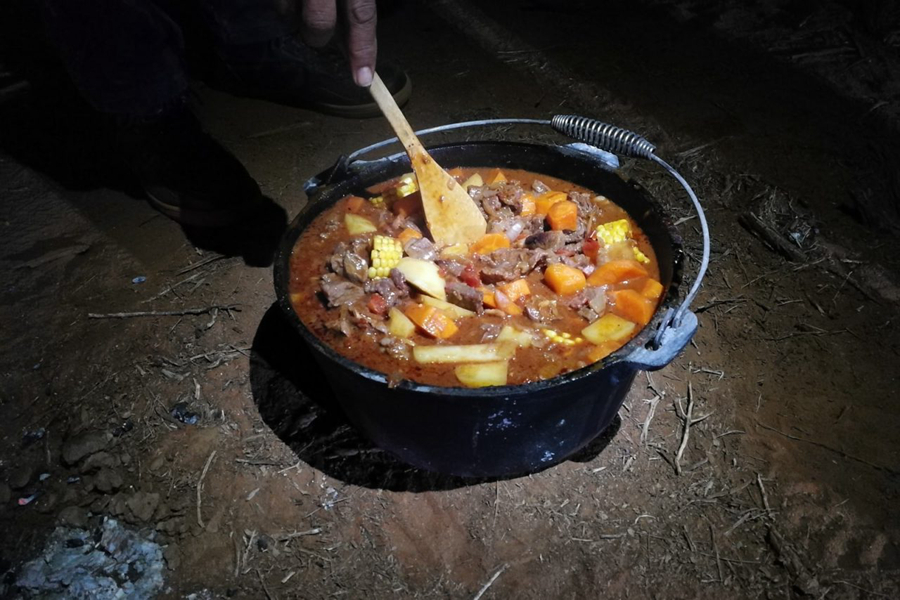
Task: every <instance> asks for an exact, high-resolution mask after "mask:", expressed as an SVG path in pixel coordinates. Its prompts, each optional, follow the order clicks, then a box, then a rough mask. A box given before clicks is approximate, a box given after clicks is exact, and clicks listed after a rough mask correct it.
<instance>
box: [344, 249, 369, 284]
mask: <svg viewBox="0 0 900 600" xmlns="http://www.w3.org/2000/svg"><path fill="white" fill-rule="evenodd" d="M368 271H369V261H368V260H366V258H365V257H363V256H360V255H359V254H356V253H355V252H347V253H346V254H344V273H346V274H347V279H349V280H350V281H353V282H355V283H365V281H366V279H368V278H369V273H368Z"/></svg>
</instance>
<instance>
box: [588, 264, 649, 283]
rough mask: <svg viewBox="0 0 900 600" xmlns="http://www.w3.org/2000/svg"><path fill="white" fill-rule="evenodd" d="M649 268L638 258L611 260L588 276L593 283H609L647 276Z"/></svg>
mask: <svg viewBox="0 0 900 600" xmlns="http://www.w3.org/2000/svg"><path fill="white" fill-rule="evenodd" d="M646 276H647V269H645V268H644V267H643V266H641V263H639V262H638V261H636V260H611V261H609V262H607V263H603V264H602V265H600V266H599V267H597V269H596V270H595V271H594V272H593V273H591V276H590V277H588V283H589V284H591V285H609V284H611V283H619V282H621V281H627V280H629V279H637V278H638V277H646Z"/></svg>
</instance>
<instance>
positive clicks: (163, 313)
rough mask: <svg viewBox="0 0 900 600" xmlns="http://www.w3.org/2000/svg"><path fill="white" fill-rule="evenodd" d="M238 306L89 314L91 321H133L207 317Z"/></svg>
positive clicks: (236, 308) (235, 308)
mask: <svg viewBox="0 0 900 600" xmlns="http://www.w3.org/2000/svg"><path fill="white" fill-rule="evenodd" d="M238 306H239V305H238V304H230V305H228V306H206V307H203V308H185V309H184V310H140V311H136V312H118V313H88V318H89V319H131V318H133V317H183V316H185V315H205V314H207V313H210V312H212V311H214V310H216V311H218V310H225V311H231V310H240V308H238Z"/></svg>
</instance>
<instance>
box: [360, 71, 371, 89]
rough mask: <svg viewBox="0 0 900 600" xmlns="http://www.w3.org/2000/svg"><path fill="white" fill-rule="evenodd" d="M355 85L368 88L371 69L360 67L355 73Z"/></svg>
mask: <svg viewBox="0 0 900 600" xmlns="http://www.w3.org/2000/svg"><path fill="white" fill-rule="evenodd" d="M356 85H359V86H362V87H369V86H370V85H372V69H370V68H369V67H361V68H359V69H357V71H356Z"/></svg>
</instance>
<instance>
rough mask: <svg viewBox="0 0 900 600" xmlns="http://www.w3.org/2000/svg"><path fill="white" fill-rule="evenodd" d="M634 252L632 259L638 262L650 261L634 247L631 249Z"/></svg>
mask: <svg viewBox="0 0 900 600" xmlns="http://www.w3.org/2000/svg"><path fill="white" fill-rule="evenodd" d="M632 250H633V251H634V259H635V260H636V261H638V262H642V263H648V262H650V259H649V258H647V255H646V254H644V253H643V252H641V251H640V250H638V249H637V248H636V247H635V248H633V249H632Z"/></svg>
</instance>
